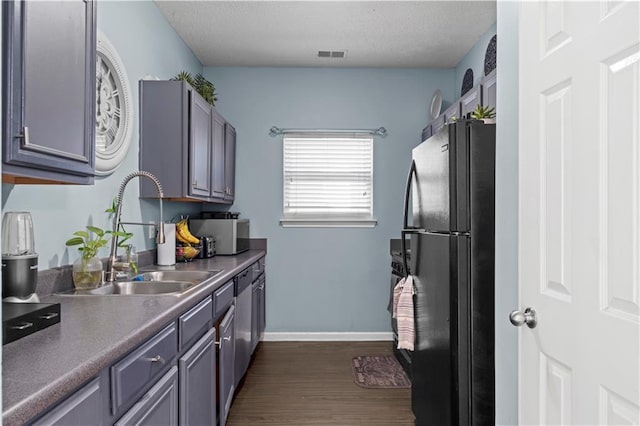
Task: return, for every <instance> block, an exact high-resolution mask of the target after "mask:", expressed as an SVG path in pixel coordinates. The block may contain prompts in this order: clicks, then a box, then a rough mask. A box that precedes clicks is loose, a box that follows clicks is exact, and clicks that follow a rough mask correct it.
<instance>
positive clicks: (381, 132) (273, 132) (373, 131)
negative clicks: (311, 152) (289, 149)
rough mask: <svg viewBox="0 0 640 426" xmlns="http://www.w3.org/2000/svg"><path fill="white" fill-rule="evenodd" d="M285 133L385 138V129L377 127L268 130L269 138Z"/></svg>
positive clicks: (273, 128)
mask: <svg viewBox="0 0 640 426" xmlns="http://www.w3.org/2000/svg"><path fill="white" fill-rule="evenodd" d="M286 133H366V134H369V135H378V136H382V137H385V136H387V129H385V128H384V127H378V128H377V129H354V130H347V129H344V130H338V129H281V128H279V127H276V126H273V127H272V128H270V129H269V136H271V137H274V136H277V135H284V134H286Z"/></svg>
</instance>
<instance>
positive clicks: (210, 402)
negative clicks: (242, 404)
mask: <svg viewBox="0 0 640 426" xmlns="http://www.w3.org/2000/svg"><path fill="white" fill-rule="evenodd" d="M215 338H216V331H215V329H213V328H212V329H211V330H210V331H209V332H208V333H207V334H205V335H204V336H203V337H202V338H201V339H200V340H198V342H196V343H195V344H194V345H193V346H192V347H191V349H189V350H188V351H187V352H186V353H185V354H184V355H183V356H182V357H181V358H180V359H179V360H178V370H179V376H180V424H181V425H185V426H188V425H215V423H216V403H215V401H216V370H215V368H214V366H215V365H216V348H215Z"/></svg>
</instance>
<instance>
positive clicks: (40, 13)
mask: <svg viewBox="0 0 640 426" xmlns="http://www.w3.org/2000/svg"><path fill="white" fill-rule="evenodd" d="M2 15H3V16H2V59H3V61H2V65H3V69H2V75H3V77H2V78H3V103H2V114H3V134H2V139H3V142H2V175H3V182H6V183H72V184H93V179H94V174H95V162H94V161H95V156H94V154H95V147H94V144H95V96H96V89H95V87H96V86H95V84H96V83H95V82H96V78H95V75H96V71H95V63H96V5H95V3H94V2H93V1H81V0H74V1H47V2H40V1H18V0H11V1H3V2H2ZM54 35H55V36H54Z"/></svg>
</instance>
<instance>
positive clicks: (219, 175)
mask: <svg viewBox="0 0 640 426" xmlns="http://www.w3.org/2000/svg"><path fill="white" fill-rule="evenodd" d="M211 120H212V126H213V164H214V170H213V175H212V176H213V184H212V185H211V187H212V188H213V192H212V195H213V196H214V197H216V198H225V195H226V186H225V168H224V166H225V152H224V146H225V145H224V143H225V140H224V137H225V121H224V118H222V116H221V115H220V114H218V113H217V112H216V111H213V114H212V115H211Z"/></svg>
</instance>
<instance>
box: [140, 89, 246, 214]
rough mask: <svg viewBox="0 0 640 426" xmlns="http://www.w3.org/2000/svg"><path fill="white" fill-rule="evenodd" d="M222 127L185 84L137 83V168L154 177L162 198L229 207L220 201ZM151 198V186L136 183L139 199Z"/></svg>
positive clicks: (226, 201) (223, 184)
mask: <svg viewBox="0 0 640 426" xmlns="http://www.w3.org/2000/svg"><path fill="white" fill-rule="evenodd" d="M226 124H227V123H226V121H225V120H224V118H223V117H222V116H221V115H220V114H218V113H217V112H216V111H215V109H213V107H212V106H211V105H209V104H208V103H207V102H206V101H205V100H204V99H203V98H202V97H201V96H200V95H199V94H198V93H197V92H196V91H195V89H193V88H192V87H191V86H190V85H189V84H188V83H185V82H183V81H153V80H143V81H141V82H140V158H139V160H140V169H141V170H148V171H149V172H151V173H153V174H154V175H156V176H157V177H158V179H160V182H162V187H163V190H164V196H165V198H170V199H174V200H176V201H206V202H215V203H223V204H231V202H232V201H233V200H232V199H225V197H226V191H225V188H226V187H227V186H228V185H227V184H226V182H225V180H226V173H225V166H226V163H227V161H226V160H225V144H226V140H225V136H226V131H225V127H226ZM233 163H234V165H235V150H234V158H233ZM157 196H158V194H157V192H156V189H155V186H154V185H153V183H152V182H147V181H146V180H140V197H142V198H157Z"/></svg>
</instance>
